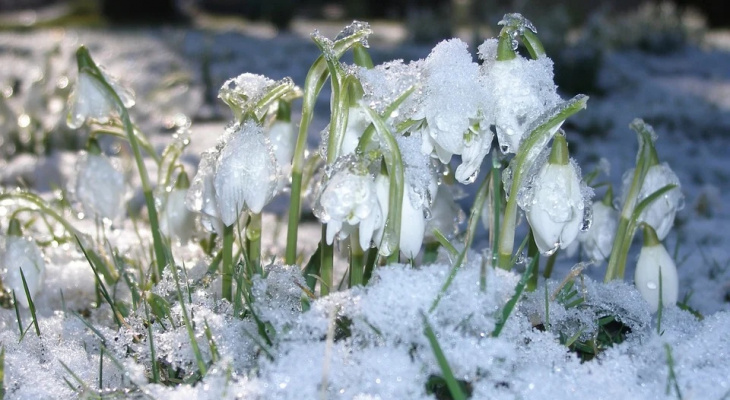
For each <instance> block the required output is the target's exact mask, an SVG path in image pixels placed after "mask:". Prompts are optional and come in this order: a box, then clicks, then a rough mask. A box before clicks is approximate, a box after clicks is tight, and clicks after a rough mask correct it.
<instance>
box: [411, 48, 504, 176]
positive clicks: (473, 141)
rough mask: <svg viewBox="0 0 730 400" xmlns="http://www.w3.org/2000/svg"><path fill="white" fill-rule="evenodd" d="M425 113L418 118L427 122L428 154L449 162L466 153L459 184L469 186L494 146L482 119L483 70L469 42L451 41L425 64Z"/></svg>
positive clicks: (425, 142)
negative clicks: (475, 58)
mask: <svg viewBox="0 0 730 400" xmlns="http://www.w3.org/2000/svg"><path fill="white" fill-rule="evenodd" d="M424 74H425V82H424V94H423V100H422V111H420V112H416V114H415V115H414V116H413V118H414V119H420V118H422V119H424V120H425V124H424V125H422V127H421V131H422V134H423V136H422V139H423V143H422V147H421V150H422V151H423V153H424V154H432V153H433V154H434V155H435V156H436V157H438V158H439V160H441V162H442V163H448V162H449V160H450V159H451V156H452V155H454V154H457V155H458V154H461V155H462V164H461V165H460V166H459V168H458V172H457V180H459V181H460V182H462V183H470V182H471V181H473V177H474V176H475V175H476V173H477V172H478V171H479V167H480V166H481V162H482V160H483V159H484V156H485V155H486V154H487V153H488V152H489V148H490V146H491V144H492V137H493V135H492V133H491V131H490V130H489V129H488V125H489V124H488V122H486V121H487V120H488V119H490V118H487V117H485V116H484V113H485V109H484V101H485V98H486V95H487V93H486V92H485V91H484V89H483V86H482V85H481V83H480V78H479V66H478V65H477V64H476V63H475V62H474V61H473V60H472V57H471V54H470V53H469V51H468V50H467V45H466V43H464V42H462V41H461V40H459V39H452V40H447V41H443V42H441V43H439V44H438V45H436V47H434V49H433V50H432V51H431V54H429V56H428V58H427V59H426V61H425V62H424Z"/></svg>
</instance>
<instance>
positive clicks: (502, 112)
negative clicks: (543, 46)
mask: <svg viewBox="0 0 730 400" xmlns="http://www.w3.org/2000/svg"><path fill="white" fill-rule="evenodd" d="M497 46H498V41H497V40H496V39H489V40H487V41H485V42H484V44H482V45H481V46H479V57H480V58H481V59H482V60H483V61H484V63H483V64H482V66H481V74H482V75H481V77H482V84H483V85H484V87H485V89H486V90H487V92H488V95H487V96H486V99H488V100H489V101H491V104H490V105H489V108H491V109H492V110H493V112H494V122H493V123H494V125H495V127H496V131H497V139H498V141H499V145H500V148H501V150H502V152H503V153H517V152H518V150H519V147H520V142H521V141H522V140H523V139H524V137H525V136H526V135H528V134H529V133H530V132H528V131H527V129H528V127H529V126H530V125H531V123H532V122H533V121H535V120H536V119H537V118H539V117H540V115H541V114H543V113H544V112H546V111H547V110H549V109H551V108H552V107H554V106H556V105H557V104H558V103H559V102H560V101H561V99H560V96H559V95H558V94H557V86H555V83H554V82H553V62H552V60H550V59H549V58H548V57H545V56H542V57H539V58H538V59H536V60H528V59H526V58H524V57H522V56H520V55H517V57H515V58H514V59H511V60H506V61H497Z"/></svg>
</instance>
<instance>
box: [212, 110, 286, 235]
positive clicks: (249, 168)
mask: <svg viewBox="0 0 730 400" xmlns="http://www.w3.org/2000/svg"><path fill="white" fill-rule="evenodd" d="M213 184H214V187H215V194H216V198H217V200H218V208H219V211H220V215H221V220H222V221H223V223H224V224H225V225H226V226H230V225H233V223H234V222H235V221H236V219H237V218H238V216H239V215H241V214H243V213H244V212H246V211H251V212H253V213H256V214H258V213H260V212H261V210H262V209H263V207H264V206H265V205H266V203H268V202H269V201H270V200H271V199H272V198H273V197H274V194H275V191H276V187H277V171H276V161H275V160H274V156H273V154H272V151H271V146H270V144H269V143H268V142H267V141H266V137H265V136H264V134H263V130H262V128H261V127H260V126H258V125H257V124H256V123H254V122H246V123H245V124H244V125H243V126H242V127H241V129H240V130H239V131H238V132H236V133H233V134H232V135H231V137H230V139H229V140H228V141H227V142H226V143H225V144H224V146H223V148H222V149H221V152H220V155H219V157H218V160H217V162H216V168H215V176H214V178H213Z"/></svg>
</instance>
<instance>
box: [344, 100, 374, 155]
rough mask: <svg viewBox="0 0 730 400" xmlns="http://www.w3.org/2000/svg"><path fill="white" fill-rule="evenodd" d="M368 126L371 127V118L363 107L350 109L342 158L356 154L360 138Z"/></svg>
mask: <svg viewBox="0 0 730 400" xmlns="http://www.w3.org/2000/svg"><path fill="white" fill-rule="evenodd" d="M368 125H370V118H369V117H368V115H367V113H366V112H365V111H364V110H363V109H362V106H359V105H358V106H354V107H350V108H349V111H348V117H347V127H346V128H345V136H344V138H343V139H342V147H340V153H339V155H340V156H344V155H347V154H355V149H356V148H357V144H358V143H359V141H360V137H362V134H363V133H364V132H365V129H367V127H368Z"/></svg>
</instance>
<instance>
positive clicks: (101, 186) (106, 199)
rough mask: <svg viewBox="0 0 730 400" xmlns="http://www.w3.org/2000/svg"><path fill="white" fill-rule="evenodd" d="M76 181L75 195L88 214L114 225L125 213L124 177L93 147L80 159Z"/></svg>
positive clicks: (82, 154)
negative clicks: (107, 220)
mask: <svg viewBox="0 0 730 400" xmlns="http://www.w3.org/2000/svg"><path fill="white" fill-rule="evenodd" d="M95 153H96V154H95ZM74 180H75V181H74V182H73V184H72V185H71V186H72V191H73V193H74V196H75V197H76V199H77V200H78V201H79V203H81V205H82V206H83V209H84V211H85V212H86V213H87V214H89V215H92V216H97V217H101V218H106V219H109V220H112V221H113V220H115V219H116V218H117V217H118V216H119V215H121V213H123V212H124V197H125V194H126V187H125V183H124V174H122V172H121V171H120V170H119V169H118V167H116V166H115V165H114V164H112V161H111V160H109V158H107V157H106V156H105V155H103V154H100V153H97V150H96V149H95V147H94V146H93V145H92V146H91V147H90V148H89V152H82V153H81V154H80V155H79V159H78V161H77V162H76V176H75V177H74Z"/></svg>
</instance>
